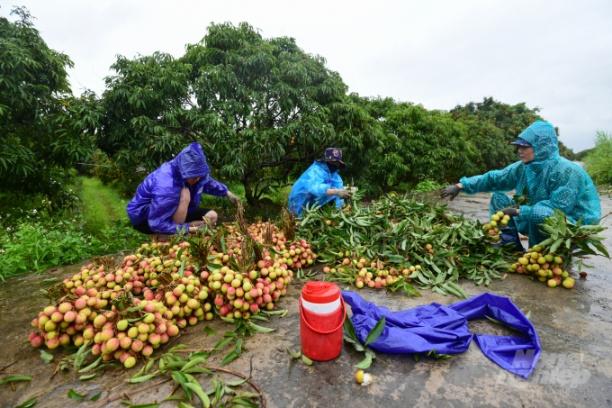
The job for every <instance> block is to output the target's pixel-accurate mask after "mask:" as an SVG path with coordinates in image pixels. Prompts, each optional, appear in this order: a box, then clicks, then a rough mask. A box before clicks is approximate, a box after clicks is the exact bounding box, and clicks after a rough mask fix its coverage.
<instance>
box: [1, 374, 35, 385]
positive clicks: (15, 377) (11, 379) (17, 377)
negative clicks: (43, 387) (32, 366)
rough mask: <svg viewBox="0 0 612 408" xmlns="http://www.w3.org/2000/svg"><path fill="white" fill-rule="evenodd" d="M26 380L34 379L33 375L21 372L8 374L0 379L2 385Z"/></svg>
mask: <svg viewBox="0 0 612 408" xmlns="http://www.w3.org/2000/svg"><path fill="white" fill-rule="evenodd" d="M24 381H32V376H31V375H21V374H15V375H7V376H6V377H3V378H2V379H1V380H0V385H2V384H8V383H14V382H24Z"/></svg>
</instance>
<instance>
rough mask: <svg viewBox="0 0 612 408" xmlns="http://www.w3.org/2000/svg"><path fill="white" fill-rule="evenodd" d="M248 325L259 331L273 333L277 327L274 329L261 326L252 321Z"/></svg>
mask: <svg viewBox="0 0 612 408" xmlns="http://www.w3.org/2000/svg"><path fill="white" fill-rule="evenodd" d="M248 325H249V327H250V328H251V329H253V330H254V331H255V332H257V333H271V332H273V331H274V330H276V329H272V328H269V327H263V326H260V325H258V324H255V323H253V322H251V321H249V322H248Z"/></svg>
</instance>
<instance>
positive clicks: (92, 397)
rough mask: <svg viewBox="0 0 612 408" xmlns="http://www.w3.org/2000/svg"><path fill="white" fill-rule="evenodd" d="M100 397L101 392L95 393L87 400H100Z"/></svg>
mask: <svg viewBox="0 0 612 408" xmlns="http://www.w3.org/2000/svg"><path fill="white" fill-rule="evenodd" d="M101 396H102V391H98V392H97V393H95V394H94V395H92V396H91V398H90V399H89V400H90V401H97V400H99V399H100V397H101Z"/></svg>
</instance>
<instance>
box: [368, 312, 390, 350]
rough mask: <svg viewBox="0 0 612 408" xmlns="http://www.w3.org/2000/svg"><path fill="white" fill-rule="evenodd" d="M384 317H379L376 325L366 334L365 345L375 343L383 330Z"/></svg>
mask: <svg viewBox="0 0 612 408" xmlns="http://www.w3.org/2000/svg"><path fill="white" fill-rule="evenodd" d="M385 322H386V319H385V317H384V316H383V317H381V319H380V320H379V321H378V323H376V326H374V328H373V329H372V330H371V331H370V332H369V333H368V337H366V340H365V345H366V346H368V345H370V344H372V343H373V342H375V341H376V339H377V338H378V337H380V335H381V334H382V332H383V330H384V329H385Z"/></svg>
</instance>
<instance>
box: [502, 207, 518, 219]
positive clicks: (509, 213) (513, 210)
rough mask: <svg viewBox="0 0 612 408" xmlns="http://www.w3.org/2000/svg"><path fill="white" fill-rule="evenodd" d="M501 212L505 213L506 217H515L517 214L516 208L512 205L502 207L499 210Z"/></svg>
mask: <svg viewBox="0 0 612 408" xmlns="http://www.w3.org/2000/svg"><path fill="white" fill-rule="evenodd" d="M501 212H503V213H504V215H507V216H508V217H516V216H517V215H519V210H518V208H513V207H508V208H504V209H503V210H501Z"/></svg>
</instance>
